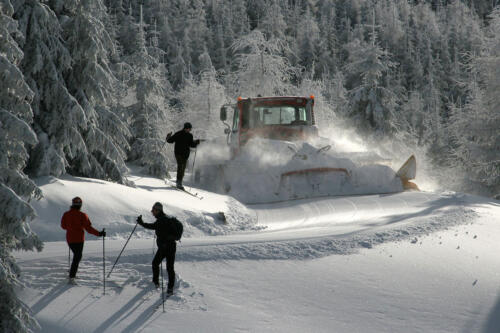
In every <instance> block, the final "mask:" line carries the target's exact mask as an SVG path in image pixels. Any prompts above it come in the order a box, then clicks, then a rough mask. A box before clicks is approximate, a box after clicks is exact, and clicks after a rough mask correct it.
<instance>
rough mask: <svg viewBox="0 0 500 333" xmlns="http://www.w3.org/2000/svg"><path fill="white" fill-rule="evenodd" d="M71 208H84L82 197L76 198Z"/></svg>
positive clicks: (72, 201)
mask: <svg viewBox="0 0 500 333" xmlns="http://www.w3.org/2000/svg"><path fill="white" fill-rule="evenodd" d="M71 208H74V209H80V208H82V199H81V198H80V197H74V198H73V199H72V200H71Z"/></svg>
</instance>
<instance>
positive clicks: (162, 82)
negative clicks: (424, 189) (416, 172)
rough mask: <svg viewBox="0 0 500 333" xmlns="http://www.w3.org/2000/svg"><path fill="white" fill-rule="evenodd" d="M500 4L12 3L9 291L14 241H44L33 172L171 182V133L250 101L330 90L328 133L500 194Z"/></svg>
mask: <svg viewBox="0 0 500 333" xmlns="http://www.w3.org/2000/svg"><path fill="white" fill-rule="evenodd" d="M499 3H500V1H498V0H467V1H465V0H464V1H458V0H455V1H446V0H439V1H438V0H433V1H408V0H390V1H389V0H335V1H334V0H303V1H301V0H296V1H294V0H232V1H221V0H149V1H146V0H144V1H128V0H48V1H39V0H0V219H1V222H2V223H1V229H2V230H1V233H0V235H1V236H0V238H1V239H2V242H1V243H2V246H1V247H0V252H1V253H0V257H1V258H3V260H2V263H1V269H2V270H1V272H2V274H1V276H2V277H1V280H2V281H1V282H2V285H4V286H10V285H15V284H16V283H17V282H16V281H17V278H16V269H17V266H16V265H15V262H14V260H13V259H12V256H11V255H10V251H11V250H12V249H20V248H23V249H34V248H37V249H40V248H41V246H42V244H41V242H40V241H39V240H38V238H37V237H36V235H34V234H33V233H32V232H31V231H30V229H29V225H28V224H27V222H28V221H29V220H30V219H31V218H32V217H33V214H34V211H33V208H32V207H31V205H30V200H32V199H36V198H37V197H39V196H40V191H39V189H38V188H37V186H36V185H35V183H34V182H33V181H32V179H33V178H36V177H40V176H47V175H51V176H55V177H58V176H61V175H63V174H65V173H69V174H71V175H76V176H86V177H93V178H100V179H106V180H112V181H115V182H118V183H122V184H127V185H132V186H133V184H131V183H130V182H129V181H128V180H127V172H128V169H127V166H126V164H128V163H136V164H139V165H141V166H142V167H143V168H144V171H145V172H147V173H149V174H151V175H154V176H158V177H163V176H166V175H167V172H168V171H169V168H171V167H172V166H174V165H175V163H174V161H173V159H172V154H171V153H170V151H169V150H167V149H165V148H164V146H163V144H164V140H165V135H166V133H167V132H169V131H172V130H177V129H179V128H180V127H181V126H182V123H183V122H184V121H190V122H192V123H193V125H194V127H195V129H196V130H197V132H196V136H197V137H201V138H205V139H210V138H213V137H215V136H220V135H221V134H222V131H223V128H224V127H223V125H222V123H221V122H220V120H219V117H218V110H219V108H220V106H221V105H223V104H225V103H231V102H234V101H235V99H236V97H238V96H244V97H253V96H257V95H258V94H261V95H264V96H269V95H271V96H272V95H305V96H309V95H315V97H316V114H317V120H318V123H319V124H320V129H332V128H352V129H354V130H355V131H356V133H358V134H359V135H362V136H363V137H364V140H365V141H366V142H367V143H368V144H370V143H372V145H373V147H377V148H378V149H382V150H385V151H386V152H392V153H394V154H398V153H399V152H400V151H412V152H416V153H417V155H418V157H417V158H418V160H419V161H425V164H426V165H428V166H430V167H428V170H427V171H428V173H429V176H432V177H433V178H435V179H436V181H437V182H438V183H441V184H443V186H442V188H446V189H450V190H457V191H464V192H469V193H476V194H481V195H485V196H490V197H495V196H498V195H500V134H499V132H500V130H499V129H500V94H499V93H498V92H499V91H500V8H499V6H498V5H499ZM1 293H2V299H7V298H8V299H10V300H11V301H12V303H9V302H10V301H9V302H5V303H4V304H3V305H2V307H3V308H4V309H3V310H1V309H0V312H2V313H5V311H4V310H6V311H8V312H9V313H10V312H11V311H13V310H12V309H14V310H15V309H17V310H18V311H19V312H16V314H15V315H14V316H13V317H12V318H14V317H15V318H17V319H15V318H14V319H13V322H15V323H17V324H18V325H20V327H23V326H24V323H26V322H29V314H28V312H27V311H24V310H23V306H22V304H20V303H19V302H18V301H17V299H16V298H15V297H7V298H4V297H3V296H5V295H3V294H4V293H7V294H9V292H8V291H6V289H5V288H2V292H1ZM10 296H12V295H10ZM16 316H17V317H16Z"/></svg>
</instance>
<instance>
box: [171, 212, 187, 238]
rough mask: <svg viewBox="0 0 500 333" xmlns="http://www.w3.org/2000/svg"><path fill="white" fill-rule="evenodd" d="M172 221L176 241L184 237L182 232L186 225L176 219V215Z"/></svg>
mask: <svg viewBox="0 0 500 333" xmlns="http://www.w3.org/2000/svg"><path fill="white" fill-rule="evenodd" d="M170 223H172V224H173V226H174V228H173V229H174V239H175V240H176V241H178V240H180V239H181V237H182V232H183V231H184V226H183V225H182V222H181V221H179V220H178V219H176V218H175V217H171V218H170Z"/></svg>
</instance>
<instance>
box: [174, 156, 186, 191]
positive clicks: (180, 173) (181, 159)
mask: <svg viewBox="0 0 500 333" xmlns="http://www.w3.org/2000/svg"><path fill="white" fill-rule="evenodd" d="M188 158H189V156H188V157H186V156H184V155H179V154H175V160H176V161H177V185H182V179H183V178H184V172H185V171H186V166H187V161H188Z"/></svg>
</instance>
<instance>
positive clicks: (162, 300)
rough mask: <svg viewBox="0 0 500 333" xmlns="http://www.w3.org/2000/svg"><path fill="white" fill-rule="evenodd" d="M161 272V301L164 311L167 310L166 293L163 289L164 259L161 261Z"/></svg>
mask: <svg viewBox="0 0 500 333" xmlns="http://www.w3.org/2000/svg"><path fill="white" fill-rule="evenodd" d="M160 273H161V302H162V306H163V312H165V294H164V289H163V259H162V260H161V262H160Z"/></svg>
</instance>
